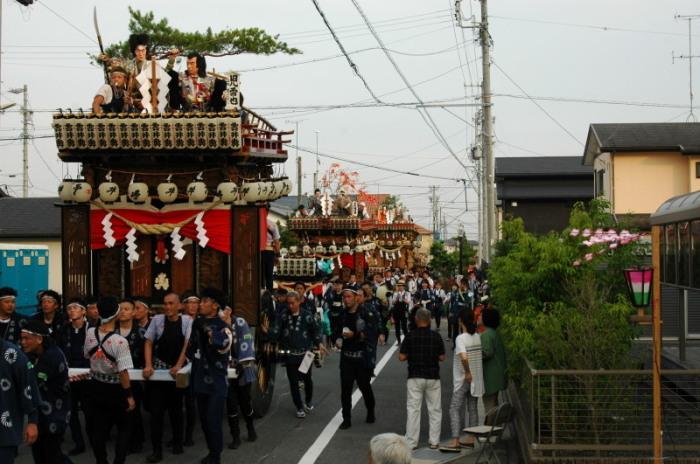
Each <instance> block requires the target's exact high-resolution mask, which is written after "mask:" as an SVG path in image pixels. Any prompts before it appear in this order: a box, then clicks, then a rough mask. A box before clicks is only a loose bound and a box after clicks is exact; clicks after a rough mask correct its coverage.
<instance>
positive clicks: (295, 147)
mask: <svg viewBox="0 0 700 464" xmlns="http://www.w3.org/2000/svg"><path fill="white" fill-rule="evenodd" d="M0 140H2V139H0ZM285 146H287V147H291V148H294V149H299V151H303V152H304V153H310V154H312V155H315V154H317V153H318V156H322V157H324V158H330V159H334V160H336V161H342V162H344V163H349V164H355V165H358V166H365V167H368V168H374V169H378V170H380V171H387V172H394V173H397V174H402V175H407V176H414V177H423V178H426V179H438V180H450V181H454V182H462V181H463V179H460V178H456V177H441V176H430V175H427V174H419V173H417V172H411V171H401V170H399V169H392V168H385V167H381V166H376V165H373V164H369V163H363V162H362V161H355V160H351V159H347V158H341V157H339V156H335V155H329V154H327V153H321V152H316V150H311V149H309V148H303V147H299V146H297V145H292V144H286V145H285Z"/></svg>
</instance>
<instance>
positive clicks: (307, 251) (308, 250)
mask: <svg viewBox="0 0 700 464" xmlns="http://www.w3.org/2000/svg"><path fill="white" fill-rule="evenodd" d="M301 252H302V254H304V255H305V256H306V255H310V254H311V246H309V245H304V247H303V248H302V249H301Z"/></svg>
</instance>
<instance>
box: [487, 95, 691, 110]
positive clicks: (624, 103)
mask: <svg viewBox="0 0 700 464" xmlns="http://www.w3.org/2000/svg"><path fill="white" fill-rule="evenodd" d="M493 96H494V97H504V98H517V99H523V100H542V101H553V102H560V103H592V104H599V105H622V106H638V107H651V108H687V106H688V105H679V104H676V103H660V102H642V101H626V100H601V99H593V98H574V97H547V96H534V95H518V94H510V93H494V94H493Z"/></svg>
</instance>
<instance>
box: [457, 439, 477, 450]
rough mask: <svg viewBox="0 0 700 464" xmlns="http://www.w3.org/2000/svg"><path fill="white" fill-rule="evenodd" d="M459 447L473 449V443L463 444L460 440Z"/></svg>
mask: <svg viewBox="0 0 700 464" xmlns="http://www.w3.org/2000/svg"><path fill="white" fill-rule="evenodd" d="M459 446H461V447H462V448H474V442H471V443H465V442H463V441H461V440H460V442H459Z"/></svg>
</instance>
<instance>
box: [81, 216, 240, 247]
mask: <svg viewBox="0 0 700 464" xmlns="http://www.w3.org/2000/svg"><path fill="white" fill-rule="evenodd" d="M200 212H201V210H189V209H188V210H179V211H144V210H139V209H114V210H112V213H114V214H112V216H111V217H110V220H109V226H110V227H111V229H112V237H114V239H115V240H116V243H115V245H114V246H121V245H123V244H124V242H125V241H126V234H127V233H128V232H129V230H131V226H129V225H128V224H127V223H125V222H124V221H122V220H121V219H119V218H118V217H117V216H115V214H118V215H119V216H121V217H123V218H125V219H127V220H128V221H130V222H133V223H136V224H164V223H171V224H176V223H178V222H181V221H184V220H186V219H189V218H192V219H191V220H190V221H189V222H188V223H187V224H185V225H184V226H182V227H181V228H180V235H181V236H182V237H183V238H189V239H191V240H192V241H193V242H195V243H199V239H198V238H197V234H198V230H197V225H196V224H195V222H194V221H195V219H194V218H193V217H192V216H195V215H197V214H199V213H200ZM108 214H110V212H109V211H106V210H103V209H93V210H91V211H90V247H91V248H92V249H93V250H99V249H102V248H107V243H106V242H105V240H106V237H105V231H104V228H105V226H104V225H103V224H102V221H103V220H104V218H105V217H106V216H107V215H108ZM202 222H203V231H204V233H205V234H206V236H207V238H208V239H209V241H208V242H207V245H206V246H207V247H211V248H214V249H215V250H219V251H222V252H224V253H226V254H230V253H231V210H229V209H211V210H209V211H206V212H205V213H204V215H203V217H202ZM136 235H137V236H138V235H141V234H139V233H138V232H137V233H136ZM168 235H169V234H168Z"/></svg>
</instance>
